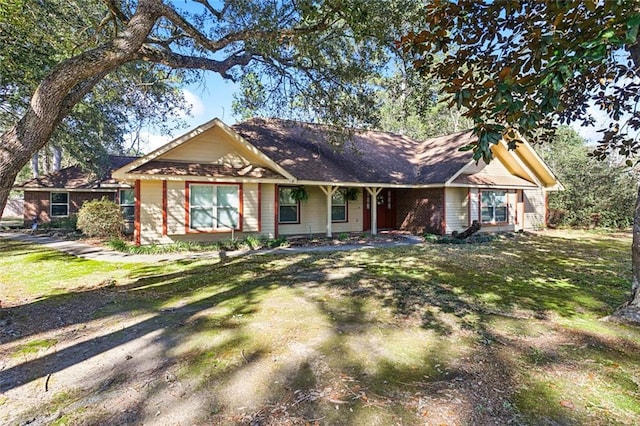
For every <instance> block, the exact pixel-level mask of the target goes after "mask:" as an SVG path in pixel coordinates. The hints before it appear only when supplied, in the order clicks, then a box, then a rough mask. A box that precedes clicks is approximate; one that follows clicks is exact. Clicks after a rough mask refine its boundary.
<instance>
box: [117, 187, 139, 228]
mask: <svg viewBox="0 0 640 426" xmlns="http://www.w3.org/2000/svg"><path fill="white" fill-rule="evenodd" d="M119 201H120V210H121V211H122V216H123V217H124V220H126V221H129V222H132V221H133V220H134V219H135V210H136V207H135V206H136V201H135V196H134V195H133V189H121V190H120V200H119Z"/></svg>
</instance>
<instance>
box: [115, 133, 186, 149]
mask: <svg viewBox="0 0 640 426" xmlns="http://www.w3.org/2000/svg"><path fill="white" fill-rule="evenodd" d="M139 137H140V151H142V152H143V153H145V154H147V153H149V152H151V151H154V150H156V149H158V148H160V147H161V146H162V145H165V144H166V143H168V142H170V141H171V140H173V139H174V137H173V136H171V135H157V134H154V133H150V132H149V131H141V132H140V134H139ZM134 138H135V135H133V134H129V135H127V136H125V139H126V140H127V141H128V142H129V144H132V143H133V141H134Z"/></svg>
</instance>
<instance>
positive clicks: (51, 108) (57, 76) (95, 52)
mask: <svg viewBox="0 0 640 426" xmlns="http://www.w3.org/2000/svg"><path fill="white" fill-rule="evenodd" d="M162 7H163V6H162V2H161V1H159V0H140V1H139V2H138V8H137V9H136V13H135V14H134V16H133V17H132V18H131V20H130V21H129V22H128V23H127V27H126V29H125V30H124V31H122V32H121V33H120V34H118V36H117V37H115V38H114V39H113V40H112V41H111V42H109V43H107V44H104V45H102V46H99V47H97V48H95V49H91V50H89V51H86V52H83V53H81V54H79V55H78V56H75V57H73V58H69V59H67V60H65V61H63V62H62V63H61V64H60V65H58V66H57V67H56V68H55V69H54V70H53V71H52V72H51V74H49V75H48V76H47V77H46V78H45V79H44V80H43V81H42V83H40V85H39V86H38V88H37V89H36V91H35V93H34V94H33V97H32V98H31V102H30V104H29V107H28V108H27V111H26V112H25V114H24V115H23V116H22V118H21V119H20V120H19V121H18V122H17V123H16V124H15V125H14V126H13V127H11V128H9V129H8V130H7V131H6V132H5V133H3V134H2V135H1V136H0V214H1V213H2V211H4V207H5V205H6V203H7V198H8V197H9V191H10V190H11V187H12V186H13V183H14V181H15V179H16V176H17V175H18V172H19V171H20V169H21V168H22V167H23V166H24V165H25V164H27V162H28V161H29V159H30V158H31V156H32V155H33V154H34V153H35V152H37V151H38V150H40V149H42V147H43V146H44V145H45V144H46V143H47V141H48V140H49V138H50V137H51V134H52V133H53V131H54V129H55V128H56V126H57V125H58V124H59V123H60V122H61V121H62V120H63V119H64V117H66V116H67V115H68V114H69V113H70V112H71V110H72V109H73V107H74V106H75V105H76V104H77V103H78V102H80V101H81V100H82V98H84V96H85V95H86V94H87V93H89V91H91V89H92V88H93V87H94V86H95V84H96V83H97V82H98V81H100V80H101V79H102V78H104V76H105V75H107V74H108V73H109V72H111V71H113V70H114V69H116V68H118V67H119V66H121V65H122V64H124V63H126V62H129V61H132V60H134V59H135V58H136V55H137V54H138V51H139V50H140V48H141V46H142V45H143V43H144V41H145V40H146V37H147V36H148V35H149V33H150V32H151V30H152V29H153V26H154V25H155V23H156V20H157V19H158V18H159V17H160V16H161V11H162Z"/></svg>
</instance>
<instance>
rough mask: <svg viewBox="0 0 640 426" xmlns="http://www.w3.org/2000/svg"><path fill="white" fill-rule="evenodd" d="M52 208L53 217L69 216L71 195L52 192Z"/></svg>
mask: <svg viewBox="0 0 640 426" xmlns="http://www.w3.org/2000/svg"><path fill="white" fill-rule="evenodd" d="M50 206H51V217H66V216H69V193H68V192H52V193H51V204H50Z"/></svg>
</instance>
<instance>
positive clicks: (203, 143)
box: [158, 127, 262, 166]
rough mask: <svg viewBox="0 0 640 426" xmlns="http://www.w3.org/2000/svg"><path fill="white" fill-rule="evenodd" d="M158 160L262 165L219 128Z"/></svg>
mask: <svg viewBox="0 0 640 426" xmlns="http://www.w3.org/2000/svg"><path fill="white" fill-rule="evenodd" d="M158 159H163V160H177V161H187V162H192V161H197V162H199V163H215V164H229V165H234V166H240V165H247V164H261V163H262V161H261V160H259V159H258V158H257V156H256V155H254V154H253V153H251V152H250V151H249V150H247V149H245V148H244V147H243V146H242V145H240V144H239V143H238V142H237V141H234V140H233V139H231V138H230V137H229V135H227V134H226V133H225V132H223V131H222V130H221V129H220V128H218V127H214V128H212V129H210V130H208V131H206V132H204V133H202V134H201V135H198V136H196V137H194V138H193V139H191V140H189V141H187V142H185V143H183V144H182V145H180V146H178V147H177V148H175V149H172V150H171V151H169V152H167V153H165V154H163V155H161V156H160V157H158Z"/></svg>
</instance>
